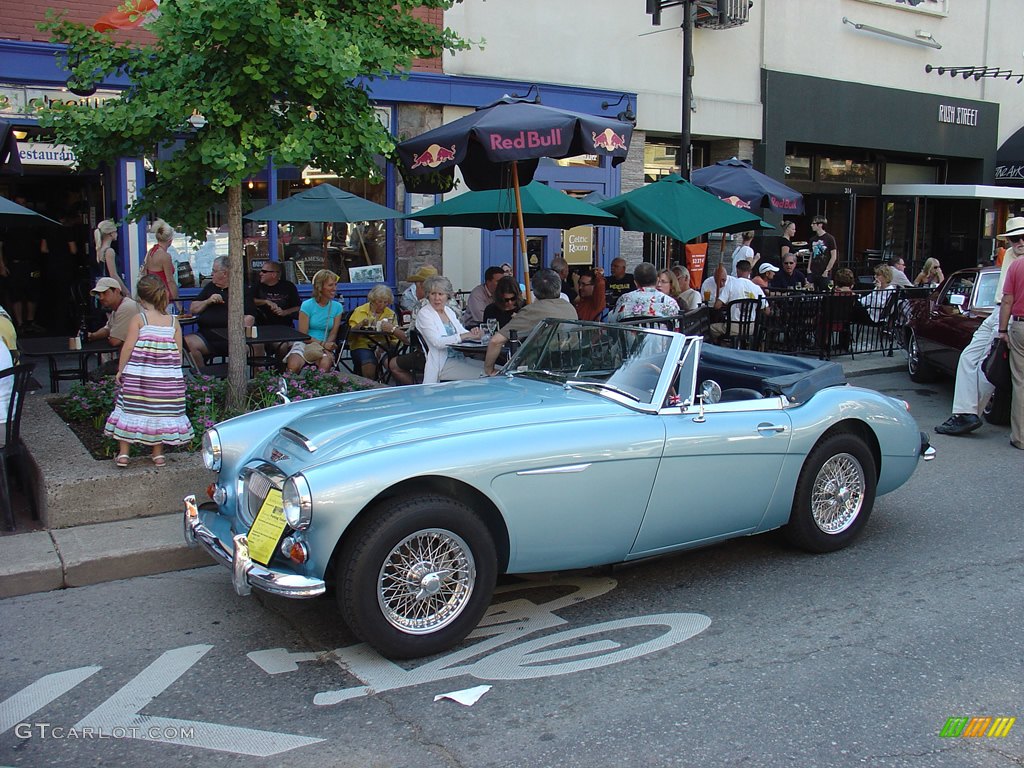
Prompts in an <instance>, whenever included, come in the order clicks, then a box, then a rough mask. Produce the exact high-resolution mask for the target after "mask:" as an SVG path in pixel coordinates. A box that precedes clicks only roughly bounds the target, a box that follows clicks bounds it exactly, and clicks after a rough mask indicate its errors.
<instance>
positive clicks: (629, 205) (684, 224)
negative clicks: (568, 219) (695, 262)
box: [596, 173, 773, 243]
mask: <svg viewBox="0 0 1024 768" xmlns="http://www.w3.org/2000/svg"><path fill="white" fill-rule="evenodd" d="M596 207H597V208H600V209H601V210H603V211H608V212H609V213H614V214H615V215H616V216H618V217H619V223H620V225H621V226H622V228H623V229H626V230H630V231H632V232H650V233H652V234H656V235H668V236H669V237H674V238H675V239H676V240H679V241H680V242H683V243H685V242H687V241H689V240H693V239H694V238H695V237H699V236H700V235H706V234H707V233H708V232H745V231H747V230H751V229H773V227H772V226H771V225H769V224H766V223H765V222H764V221H762V220H761V219H760V217H758V216H755V215H754V214H753V213H751V212H750V211H747V210H744V209H742V208H736V207H734V206H732V205H729V203H726V202H723V201H722V200H719V199H718V198H717V197H715V196H714V195H712V194H709V193H708V192H705V191H704V190H702V189H699V188H697V187H696V186H694V185H693V184H691V183H690V182H688V181H686V179H684V178H683V177H682V176H680V175H679V174H676V173H673V174H670V175H668V176H665V177H663V178H661V179H659V180H658V181H655V182H653V183H651V184H645V185H644V186H642V187H638V188H636V189H634V190H632V191H630V192H627V193H625V194H624V195H619V196H618V197H613V198H611V199H609V200H605V201H604V202H603V203H598V204H597V206H596Z"/></svg>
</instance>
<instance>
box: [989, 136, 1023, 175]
mask: <svg viewBox="0 0 1024 768" xmlns="http://www.w3.org/2000/svg"><path fill="white" fill-rule="evenodd" d="M996 181H998V182H1000V183H1003V184H1024V128H1020V129H1018V130H1017V132H1016V133H1014V134H1013V135H1012V136H1011V137H1010V138H1008V139H1007V140H1006V141H1004V142H1003V145H1002V146H1001V147H999V149H998V150H997V151H996Z"/></svg>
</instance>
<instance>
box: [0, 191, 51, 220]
mask: <svg viewBox="0 0 1024 768" xmlns="http://www.w3.org/2000/svg"><path fill="white" fill-rule="evenodd" d="M0 223H2V224H25V225H26V226H30V225H32V224H43V223H46V224H57V226H60V224H58V223H57V222H56V221H54V220H53V219H50V218H47V217H46V216H43V214H41V213H36V212H35V211H33V210H32V209H31V208H26V207H25V206H23V205H18V204H17V203H15V202H14V201H12V200H8V199H7V198H6V197H4V196H3V195H0Z"/></svg>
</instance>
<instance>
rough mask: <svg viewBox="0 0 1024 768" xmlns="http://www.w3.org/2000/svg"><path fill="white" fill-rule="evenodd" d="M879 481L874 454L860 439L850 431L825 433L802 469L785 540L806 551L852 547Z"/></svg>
mask: <svg viewBox="0 0 1024 768" xmlns="http://www.w3.org/2000/svg"><path fill="white" fill-rule="evenodd" d="M877 479H878V475H877V472H876V470H875V460H874V457H873V456H872V455H871V451H870V450H869V449H868V447H867V445H865V444H864V441H863V440H862V439H861V438H859V437H857V436H856V435H853V434H850V433H848V432H837V433H835V434H833V435H831V436H827V437H825V438H824V439H823V440H821V441H820V442H819V443H818V444H817V445H816V446H815V447H814V449H813V450H812V451H811V452H810V454H809V455H808V456H807V460H806V461H805V462H804V466H803V469H801V470H800V478H799V480H798V481H797V484H796V493H795V494H794V496H793V509H792V511H791V512H790V516H789V523H788V524H787V525H786V526H785V528H784V529H783V531H784V533H785V535H786V538H787V539H789V541H790V543H791V544H793V545H794V546H797V547H800V548H801V549H804V550H807V551H808V552H834V551H835V550H837V549H842V548H843V547H846V546H848V545H849V544H850V543H851V542H852V541H853V540H854V539H855V538H856V537H857V535H858V534H859V533H860V532H861V530H862V529H863V528H864V526H865V525H866V524H867V522H868V518H869V517H870V516H871V509H872V507H873V506H874V503H875V487H876V485H877Z"/></svg>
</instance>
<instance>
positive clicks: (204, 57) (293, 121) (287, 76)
mask: <svg viewBox="0 0 1024 768" xmlns="http://www.w3.org/2000/svg"><path fill="white" fill-rule="evenodd" d="M455 2H461V0H162V2H161V3H160V6H159V14H158V15H156V16H155V18H152V19H150V20H148V21H147V23H146V29H147V30H148V31H149V32H150V33H151V34H152V36H153V38H154V40H153V42H151V43H144V44H140V43H125V42H118V41H115V40H114V39H113V38H112V36H111V35H110V34H109V33H101V32H97V31H95V30H94V29H92V28H91V27H87V26H85V25H82V24H78V23H73V22H70V21H67V20H66V19H65V18H63V15H62V14H52V13H51V15H49V16H48V19H47V21H46V22H44V23H43V24H42V25H41V27H40V28H41V29H42V30H43V31H46V32H49V33H50V35H51V37H52V39H53V40H54V42H58V43H63V44H65V45H66V56H67V67H68V70H69V71H70V74H71V77H70V79H69V81H68V84H69V86H70V87H72V88H76V89H88V88H89V87H91V86H94V85H95V84H97V83H98V82H100V81H102V80H103V79H104V78H106V77H108V76H112V75H115V74H116V75H122V76H126V77H127V79H128V80H129V81H130V83H131V85H130V86H129V87H128V88H127V89H126V90H124V91H123V92H122V93H121V95H120V98H116V99H112V100H108V101H104V102H103V103H101V104H99V105H98V106H93V105H88V106H86V105H76V104H60V105H56V106H54V107H52V108H51V109H50V110H47V111H45V112H44V113H43V114H42V115H41V117H40V124H41V125H43V126H44V127H46V128H49V129H52V131H53V132H54V134H55V136H56V139H57V141H58V142H60V143H64V144H68V145H69V146H71V147H72V148H73V150H74V152H75V155H76V156H77V158H78V161H79V163H80V164H81V165H83V166H85V167H95V166H98V165H99V164H100V163H101V162H103V161H112V160H114V159H116V158H118V157H143V156H145V157H148V158H151V159H152V160H153V162H154V165H155V171H156V174H155V177H156V178H155V181H153V182H150V183H148V184H147V185H146V187H145V188H144V189H143V190H142V193H141V196H140V197H139V199H138V201H137V202H136V203H135V204H134V205H133V206H132V209H131V212H130V216H131V218H133V219H137V218H139V217H141V216H143V215H153V214H158V215H159V216H161V217H162V218H164V219H166V220H168V221H170V222H172V223H173V224H174V225H175V226H176V227H178V228H181V229H183V230H184V231H185V232H187V233H188V234H189V235H191V236H193V237H196V238H199V239H203V238H205V226H206V212H207V210H208V209H209V207H210V206H212V205H215V204H217V203H220V202H222V201H224V200H225V198H226V202H227V216H228V247H229V254H230V261H231V275H230V283H229V291H228V302H229V306H228V311H229V316H230V317H232V318H236V319H237V320H238V322H232V323H231V325H230V327H229V329H228V330H229V357H228V361H229V363H228V382H229V387H228V389H229V399H228V405H229V409H236V408H239V407H240V406H241V403H242V402H243V393H244V390H245V383H246V371H245V354H244V353H243V351H242V350H244V348H245V346H244V344H245V342H244V338H243V333H244V332H243V329H242V323H241V318H242V316H243V310H242V301H243V292H244V290H245V286H244V267H243V258H242V207H241V201H242V183H243V181H244V180H245V179H247V178H249V177H251V176H254V175H256V174H257V173H259V172H260V171H262V170H263V169H264V168H266V167H267V163H268V162H269V161H270V160H271V159H273V161H274V162H275V163H277V164H291V165H297V166H305V165H311V166H314V167H316V168H320V169H324V170H328V171H330V172H333V173H335V174H337V175H339V176H349V177H365V178H371V179H376V178H379V177H380V173H381V171H380V168H379V166H378V161H379V158H380V157H381V156H384V157H391V155H392V153H393V151H394V143H393V140H392V137H391V135H390V134H389V132H388V130H387V129H386V128H385V127H384V126H383V125H382V124H381V123H380V121H379V120H378V118H377V116H376V115H375V113H374V110H373V102H372V101H371V98H370V94H369V93H368V91H367V87H366V84H365V83H366V79H365V78H367V77H375V76H388V75H392V76H393V75H400V74H402V73H403V72H406V71H408V70H409V68H410V67H411V64H412V61H413V59H414V58H417V57H433V56H438V55H440V54H441V51H442V50H445V49H447V50H450V51H454V50H461V49H465V48H467V47H468V43H467V42H465V41H464V40H462V39H461V38H460V37H459V36H458V35H456V34H455V33H454V32H453V31H451V30H450V29H447V28H445V29H440V28H438V27H437V26H435V25H433V24H431V23H429V22H428V21H426V20H424V19H422V18H420V17H418V16H417V15H415V11H416V10H417V9H421V8H423V9H441V10H443V9H446V8H449V7H451V6H452V5H453V4H454V3H455ZM133 7H134V6H133V5H132V0H128V3H127V4H126V6H123V7H122V9H123V10H127V11H129V12H131V11H132V8H133ZM193 115H195V116H197V119H194V120H193V121H192V123H190V122H189V118H190V117H191V116H193ZM198 116H202V118H203V120H200V119H198ZM204 120H205V124H204V125H202V127H198V128H197V127H195V125H194V124H201V123H203V121H204ZM170 147H175V149H174V151H173V152H170V153H169V152H163V153H161V155H162V156H163V159H160V158H161V155H158V152H157V150H158V149H160V148H165V149H166V148H170Z"/></svg>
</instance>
